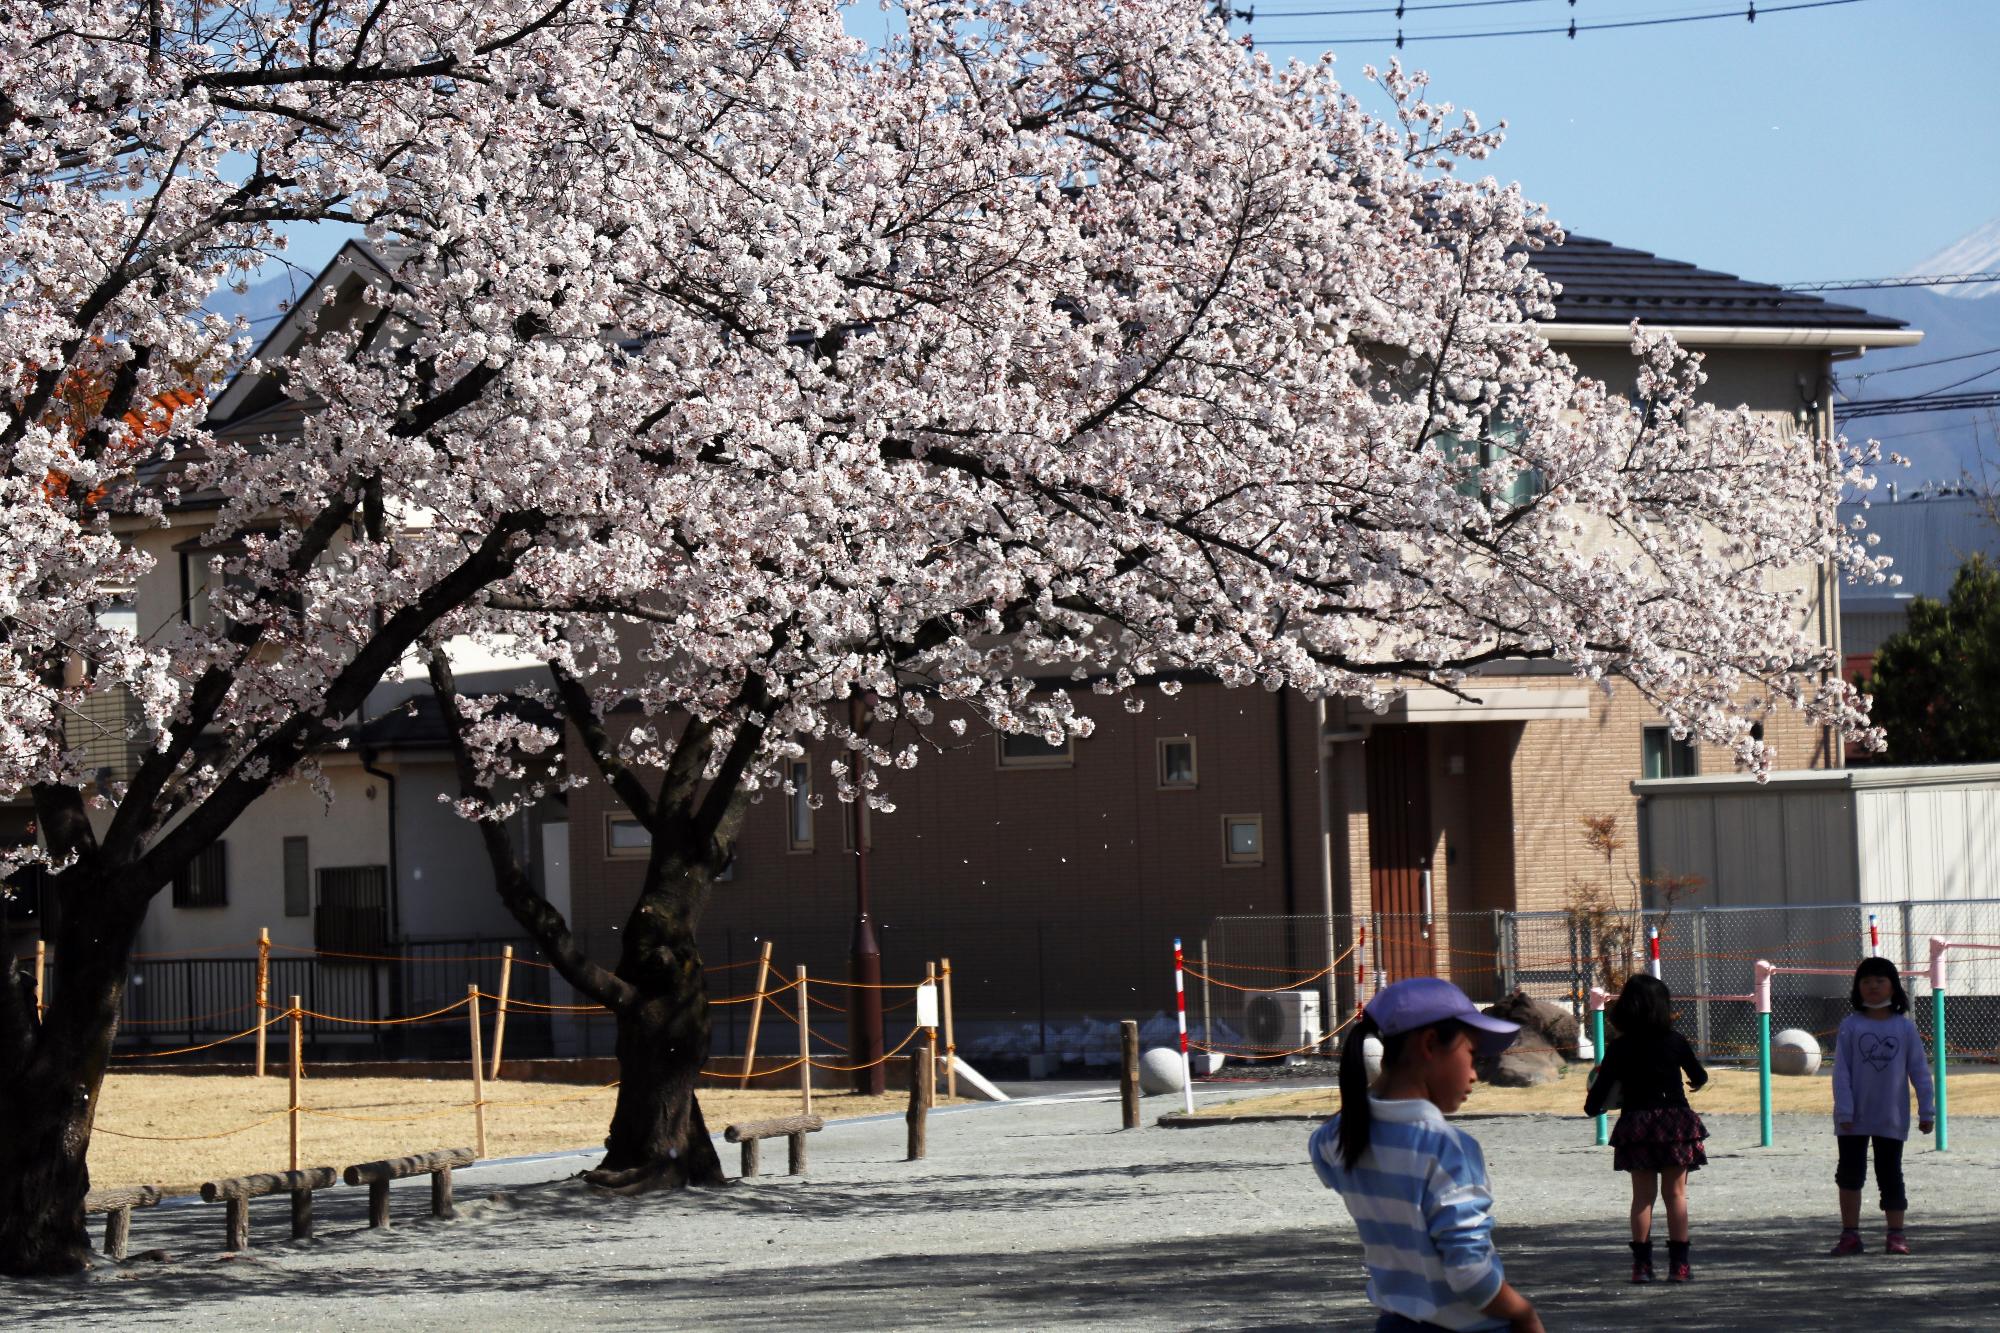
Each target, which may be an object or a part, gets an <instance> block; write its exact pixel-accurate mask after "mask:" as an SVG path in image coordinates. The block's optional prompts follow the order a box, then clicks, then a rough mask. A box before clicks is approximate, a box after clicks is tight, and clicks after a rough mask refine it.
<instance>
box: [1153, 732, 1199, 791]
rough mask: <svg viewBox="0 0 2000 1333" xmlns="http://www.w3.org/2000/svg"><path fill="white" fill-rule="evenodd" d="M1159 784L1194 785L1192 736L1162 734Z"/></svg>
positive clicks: (1181, 786)
mask: <svg viewBox="0 0 2000 1333" xmlns="http://www.w3.org/2000/svg"><path fill="white" fill-rule="evenodd" d="M1159 749H1160V786H1162V787H1179V788H1187V787H1192V786H1194V785H1195V769H1194V737H1192V736H1162V737H1160V741H1159Z"/></svg>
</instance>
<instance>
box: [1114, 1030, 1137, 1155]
mask: <svg viewBox="0 0 2000 1333" xmlns="http://www.w3.org/2000/svg"><path fill="white" fill-rule="evenodd" d="M1118 1045H1119V1047H1120V1048H1121V1051H1122V1053H1123V1055H1124V1059H1123V1060H1122V1061H1121V1062H1120V1064H1119V1068H1118V1099H1119V1101H1121V1102H1123V1103H1124V1104H1125V1128H1127V1129H1137V1128H1138V1127H1139V1025H1138V1024H1137V1023H1135V1022H1134V1021H1132V1020H1131V1019H1129V1018H1128V1019H1126V1020H1125V1021H1124V1022H1123V1023H1120V1024H1119V1025H1118Z"/></svg>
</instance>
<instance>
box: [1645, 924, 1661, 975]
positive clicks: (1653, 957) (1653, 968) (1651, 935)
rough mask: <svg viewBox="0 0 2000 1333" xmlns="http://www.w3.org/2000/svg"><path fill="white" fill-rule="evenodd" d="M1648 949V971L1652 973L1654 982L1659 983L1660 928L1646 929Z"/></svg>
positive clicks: (1650, 927) (1649, 927)
mask: <svg viewBox="0 0 2000 1333" xmlns="http://www.w3.org/2000/svg"><path fill="white" fill-rule="evenodd" d="M1646 949H1647V951H1648V961H1647V967H1646V970H1647V971H1648V972H1650V973H1652V975H1653V980H1655V981H1658V980H1659V979H1660V928H1659V927H1658V926H1648V927H1647V928H1646Z"/></svg>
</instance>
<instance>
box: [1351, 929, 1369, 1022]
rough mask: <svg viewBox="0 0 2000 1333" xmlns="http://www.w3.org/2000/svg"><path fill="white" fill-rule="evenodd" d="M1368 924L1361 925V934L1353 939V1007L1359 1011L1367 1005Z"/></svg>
mask: <svg viewBox="0 0 2000 1333" xmlns="http://www.w3.org/2000/svg"><path fill="white" fill-rule="evenodd" d="M1367 997H1368V923H1367V922H1366V921H1364V922H1362V923H1361V933H1360V934H1359V935H1357V936H1355V939H1354V1007H1355V1008H1356V1009H1359V1008H1360V1007H1361V1006H1362V1005H1364V1004H1366V1003H1368V998H1367Z"/></svg>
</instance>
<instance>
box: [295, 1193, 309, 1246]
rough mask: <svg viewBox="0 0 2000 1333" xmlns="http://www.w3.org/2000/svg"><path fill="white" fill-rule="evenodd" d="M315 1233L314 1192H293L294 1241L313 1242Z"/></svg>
mask: <svg viewBox="0 0 2000 1333" xmlns="http://www.w3.org/2000/svg"><path fill="white" fill-rule="evenodd" d="M312 1233H313V1192H312V1191H311V1190H293V1191H292V1239H293V1240H311V1239H312Z"/></svg>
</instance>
